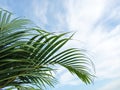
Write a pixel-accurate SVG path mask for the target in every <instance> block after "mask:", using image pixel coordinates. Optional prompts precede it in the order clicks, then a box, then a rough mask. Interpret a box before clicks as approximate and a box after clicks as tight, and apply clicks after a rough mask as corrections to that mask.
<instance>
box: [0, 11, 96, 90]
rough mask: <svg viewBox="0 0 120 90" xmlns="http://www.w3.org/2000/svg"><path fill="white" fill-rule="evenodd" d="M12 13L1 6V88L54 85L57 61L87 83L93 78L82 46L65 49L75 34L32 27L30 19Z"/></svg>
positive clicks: (26, 88) (30, 89) (29, 89)
mask: <svg viewBox="0 0 120 90" xmlns="http://www.w3.org/2000/svg"><path fill="white" fill-rule="evenodd" d="M11 15H12V13H10V12H8V11H6V10H3V9H0V88H6V87H9V89H8V90H10V88H17V89H19V90H34V88H39V90H40V89H41V90H42V88H44V87H46V86H47V85H49V86H54V84H56V82H57V81H56V79H55V77H54V75H53V72H55V71H57V69H54V66H55V65H61V66H63V67H64V68H66V69H67V70H68V71H70V72H71V73H72V74H75V75H77V77H78V78H79V79H81V80H82V81H83V82H85V83H86V84H90V83H91V82H93V78H94V75H93V73H92V72H91V69H90V68H91V66H92V63H91V61H90V59H89V58H88V57H87V56H86V55H85V54H83V53H82V50H79V49H77V48H68V49H65V50H63V49H62V47H63V46H64V45H65V44H66V43H67V42H68V41H69V40H71V38H72V36H73V35H71V36H70V37H66V35H67V34H69V33H62V34H55V33H54V34H53V33H50V32H47V31H45V30H41V29H40V28H38V27H30V26H33V25H31V24H32V22H31V21H30V20H28V19H21V18H15V19H11ZM31 33H32V34H31ZM25 85H28V86H29V85H30V86H29V87H25ZM32 86H35V87H32ZM35 90H37V89H35Z"/></svg>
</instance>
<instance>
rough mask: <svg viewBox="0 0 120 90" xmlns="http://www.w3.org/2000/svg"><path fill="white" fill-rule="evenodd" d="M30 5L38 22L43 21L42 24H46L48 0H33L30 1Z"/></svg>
mask: <svg viewBox="0 0 120 90" xmlns="http://www.w3.org/2000/svg"><path fill="white" fill-rule="evenodd" d="M32 5H33V6H32V7H33V11H31V12H32V13H34V15H35V16H36V17H37V19H38V20H40V22H42V23H43V25H45V24H47V16H46V14H47V10H48V1H47V0H46V1H45V2H43V1H39V0H33V1H32Z"/></svg>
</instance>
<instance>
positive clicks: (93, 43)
mask: <svg viewBox="0 0 120 90" xmlns="http://www.w3.org/2000/svg"><path fill="white" fill-rule="evenodd" d="M112 3H113V2H112V0H111V1H109V3H108V2H107V0H69V1H67V2H66V4H65V5H66V8H67V10H68V12H67V14H66V20H67V25H68V28H69V30H70V31H77V33H76V35H74V37H73V38H74V39H76V40H79V41H81V44H82V45H81V44H78V43H75V42H74V41H72V42H69V43H70V44H68V45H72V46H73V45H74V46H76V47H82V48H84V49H87V50H88V51H90V54H92V56H93V57H94V59H93V62H94V63H95V66H96V74H97V77H98V79H97V80H99V79H113V78H117V77H119V76H120V72H119V69H120V65H119V63H120V48H119V46H120V25H119V24H116V25H115V26H114V28H112V29H110V30H111V31H108V28H109V26H106V25H104V24H107V23H109V22H107V21H109V20H111V21H112V20H115V19H116V18H117V19H120V17H119V14H118V13H117V12H119V11H120V9H119V8H114V9H113V8H112V9H111V11H110V12H107V10H108V8H111V6H112ZM106 12H107V13H106ZM106 15H107V16H106ZM104 16H105V17H106V18H103V17H104ZM99 21H100V22H99ZM115 23H118V22H115ZM67 76H68V77H69V78H68V79H67V78H66V77H67ZM62 82H65V83H68V84H70V83H69V82H75V80H74V79H73V77H71V76H70V75H69V73H66V72H65V73H64V74H63V75H62V76H61V83H62ZM76 82H77V81H76ZM63 84H64V83H63ZM108 90H109V89H108Z"/></svg>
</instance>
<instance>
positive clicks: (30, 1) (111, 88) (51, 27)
mask: <svg viewBox="0 0 120 90" xmlns="http://www.w3.org/2000/svg"><path fill="white" fill-rule="evenodd" d="M0 7H1V8H3V9H6V10H9V11H11V12H13V13H14V15H15V16H17V17H18V16H20V17H26V18H29V19H31V20H32V21H33V22H34V23H36V24H37V25H38V26H40V27H41V28H43V29H46V30H48V31H52V32H66V31H71V32H76V34H75V35H74V37H73V39H75V40H74V41H71V42H69V44H67V47H69V46H74V47H78V48H84V49H86V50H87V51H88V52H87V53H88V54H89V55H90V56H91V58H92V60H93V62H94V64H95V67H96V76H97V78H96V79H95V81H94V84H91V85H85V84H83V83H82V82H81V81H80V80H78V78H77V77H74V76H72V75H71V74H70V73H68V72H66V70H65V69H64V68H61V67H59V72H58V73H57V77H58V80H59V84H57V85H56V86H55V88H49V89H48V90H120V72H119V69H120V0H0Z"/></svg>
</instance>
